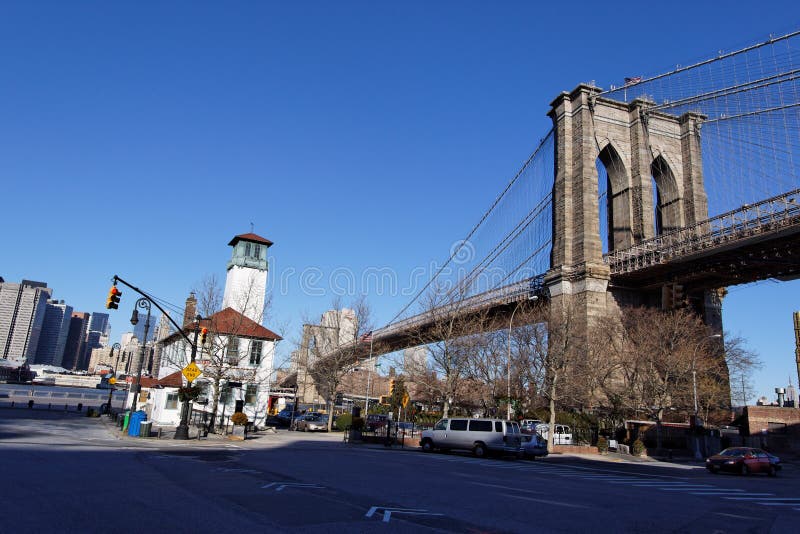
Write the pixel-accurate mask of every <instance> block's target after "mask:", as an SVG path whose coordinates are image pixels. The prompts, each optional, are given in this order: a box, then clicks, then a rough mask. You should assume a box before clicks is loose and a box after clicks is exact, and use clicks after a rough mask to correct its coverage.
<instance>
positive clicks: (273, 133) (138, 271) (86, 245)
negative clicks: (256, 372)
mask: <svg viewBox="0 0 800 534" xmlns="http://www.w3.org/2000/svg"><path fill="white" fill-rule="evenodd" d="M541 4H542V3H540V2H469V1H463V2H454V1H453V2H397V3H390V2H291V3H290V2H284V3H270V2H233V1H232V2H197V1H192V2H178V1H173V2H127V3H126V2H100V1H98V2H90V1H76V2H61V1H58V2H41V1H39V2H29V1H19V2H13V1H7V2H3V3H2V5H1V6H0V49H2V50H3V53H2V54H0V73H2V78H0V79H1V80H2V82H0V95H2V98H0V173H2V189H0V197H2V199H3V202H2V209H0V228H1V229H2V230H0V258H1V259H2V261H0V276H3V277H4V278H5V279H6V280H7V281H19V280H20V279H22V278H27V279H33V280H41V281H45V282H47V283H48V284H49V286H50V287H52V288H54V290H55V297H56V298H60V299H64V300H66V301H67V302H68V303H69V304H71V305H72V306H73V307H74V308H75V309H76V310H82V311H104V310H103V306H104V302H105V297H106V293H107V290H108V287H109V281H110V278H111V277H112V276H113V275H114V274H118V275H120V276H122V277H123V278H126V279H128V280H130V281H131V282H133V283H135V284H136V285H139V286H140V287H142V288H146V289H148V290H149V291H150V292H151V293H153V294H155V295H158V296H159V297H162V298H164V299H167V300H169V301H171V302H173V303H176V304H181V303H183V301H184V299H185V298H186V296H187V294H188V291H189V289H190V288H192V287H193V286H195V285H196V284H197V283H198V282H199V280H200V279H201V278H202V277H203V276H205V275H208V274H212V273H216V274H217V275H218V276H219V277H220V278H221V279H222V280H224V274H225V270H224V269H225V262H226V261H227V259H228V256H229V249H228V247H227V246H226V245H227V242H228V241H229V240H230V238H231V237H232V236H234V235H236V234H240V233H245V232H248V231H249V230H250V223H251V222H252V223H253V224H254V225H255V232H256V233H258V234H260V235H263V236H264V237H267V238H269V239H271V240H273V241H274V242H275V246H274V247H272V249H271V255H272V260H273V266H272V271H271V273H270V277H271V283H272V284H273V286H272V287H273V288H274V308H273V314H274V317H273V319H272V321H271V324H268V326H272V327H278V326H279V327H281V328H282V327H285V326H288V327H289V329H288V331H285V332H284V333H285V337H286V338H287V341H286V342H284V347H283V350H284V351H285V352H288V349H289V348H290V347H289V344H290V343H291V340H292V339H295V338H296V333H297V329H298V327H299V325H300V324H301V322H302V320H303V318H304V317H314V316H316V315H318V314H319V313H321V312H322V311H324V310H325V309H326V307H327V305H328V304H329V303H330V302H331V298H332V295H331V293H332V292H331V291H330V289H329V287H328V283H327V281H328V280H330V279H331V277H333V278H336V279H338V280H340V281H346V280H347V276H346V275H344V274H342V275H341V276H339V274H340V273H345V272H353V273H355V274H356V277H357V278H358V277H360V276H361V273H363V272H365V270H367V269H370V268H391V269H393V270H394V271H395V272H396V273H398V277H399V280H400V285H401V287H405V286H407V285H408V283H407V281H408V279H409V278H410V277H411V273H412V272H413V271H414V269H415V268H419V267H427V266H428V265H429V263H430V262H432V261H441V260H442V259H443V258H444V257H446V256H447V254H448V253H449V250H450V245H451V244H452V243H453V242H454V241H455V240H457V239H459V238H461V237H463V236H464V234H465V233H466V232H467V231H468V230H469V228H470V227H471V226H472V225H473V224H474V222H475V221H476V220H477V219H478V217H479V216H480V215H481V213H482V212H483V210H485V208H486V207H487V206H488V205H489V203H490V202H491V200H492V199H493V198H494V197H495V196H496V195H497V193H498V192H499V191H500V190H501V189H502V187H503V186H504V185H505V184H506V183H507V182H508V180H509V179H510V178H511V177H512V176H513V175H514V173H515V172H516V171H517V169H518V168H519V167H520V165H521V164H522V163H523V161H524V160H525V159H526V158H527V156H528V155H529V154H530V152H531V151H532V150H533V148H534V147H535V146H536V144H537V142H538V140H539V139H540V138H541V137H542V136H543V135H544V134H545V133H546V132H547V130H548V128H549V127H550V121H549V119H548V118H547V117H546V116H545V113H546V112H547V110H548V104H549V102H550V101H551V100H552V99H553V98H554V97H555V96H557V95H558V93H559V92H561V91H563V90H569V89H572V88H573V87H574V86H575V85H576V84H578V83H580V82H587V81H591V80H596V82H597V84H598V85H600V86H604V87H608V85H609V84H611V83H616V84H619V83H620V82H621V80H622V79H623V78H624V77H625V76H634V75H649V74H657V73H659V72H663V71H667V70H670V69H672V68H673V67H674V66H675V64H684V65H686V64H689V63H691V62H693V61H696V60H700V59H703V58H706V57H709V56H712V55H715V54H716V53H717V52H718V51H719V50H720V49H724V50H733V49H736V48H739V47H741V46H745V45H748V44H751V43H753V42H756V41H760V40H764V39H766V38H767V37H768V36H769V34H771V33H772V34H775V35H781V34H783V33H786V32H788V31H791V30H794V29H796V27H797V26H798V24H797V23H798V22H800V21H799V20H798V19H800V16H798V15H800V10H798V8H797V7H796V3H795V2H792V1H786V2H771V1H762V2H758V3H748V7H740V6H739V5H737V6H736V7H733V5H730V6H729V7H725V6H721V5H720V4H719V3H718V2H697V1H693V2H671V3H668V4H663V5H659V6H658V7H655V6H648V5H647V4H643V3H641V2H628V3H626V4H627V5H623V4H624V3H622V2H620V3H615V4H613V7H611V6H612V5H611V4H599V3H597V2H586V3H582V2H572V3H569V4H561V5H559V4H557V3H552V5H548V6H543V5H541ZM308 269H319V272H320V273H321V274H322V278H321V280H320V281H318V282H317V281H314V280H313V273H314V272H315V271H308ZM337 269H342V270H341V271H337ZM303 272H305V273H309V272H311V273H312V278H311V279H306V280H305V283H304V284H301V283H300V281H299V277H300V273H303ZM284 281H285V282H284ZM404 282H405V283H404ZM301 285H305V286H306V287H309V286H310V287H311V289H314V291H309V290H303V289H302V287H301ZM317 289H318V291H317ZM362 289H363V288H362V287H356V288H355V292H360V291H362ZM384 293H385V294H382V295H375V294H374V292H370V302H371V303H372V305H373V308H374V311H375V316H376V322H378V323H382V322H385V321H387V320H389V319H390V318H391V317H392V316H393V315H394V313H395V312H396V311H397V310H399V308H400V307H402V305H403V304H404V303H405V302H406V301H407V299H408V297H407V296H402V295H392V294H388V293H390V292H384ZM798 296H800V282H790V283H780V284H778V283H773V282H765V283H762V284H758V285H753V286H749V287H744V288H740V287H737V288H732V289H731V293H730V295H729V296H728V298H727V299H726V301H725V303H724V312H725V325H726V329H727V330H729V331H730V332H732V333H734V334H739V335H741V336H743V337H745V338H746V339H748V340H749V341H750V346H751V348H752V349H754V350H756V351H758V352H759V353H760V354H761V356H762V358H763V359H764V361H765V363H766V365H765V368H764V370H763V371H762V372H761V373H759V375H758V376H757V385H758V390H759V394H766V393H770V396H772V393H771V391H772V388H773V387H774V386H776V385H785V384H786V383H787V380H788V377H789V375H790V374H791V375H793V376H796V374H795V370H794V357H793V346H794V341H793V332H792V325H791V312H792V311H793V310H796V309H800V299H798ZM122 303H123V305H122V307H121V309H120V310H119V311H117V312H113V313H112V318H111V323H112V327H113V338H114V339H117V338H118V337H119V335H120V334H121V333H122V332H124V331H126V330H129V329H130V326H129V324H128V322H127V321H128V316H129V314H130V305H131V303H132V295H131V293H130V292H126V293H124V294H123V299H122Z"/></svg>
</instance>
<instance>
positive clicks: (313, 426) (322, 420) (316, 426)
mask: <svg viewBox="0 0 800 534" xmlns="http://www.w3.org/2000/svg"><path fill="white" fill-rule="evenodd" d="M295 430H299V431H301V432H314V431H321V432H327V431H328V416H327V415H322V414H317V415H304V416H303V417H301V418H300V419H298V420H297V421H296V423H295Z"/></svg>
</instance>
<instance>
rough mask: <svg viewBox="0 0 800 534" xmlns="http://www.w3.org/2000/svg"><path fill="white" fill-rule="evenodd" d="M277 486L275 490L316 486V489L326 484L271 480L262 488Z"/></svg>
mask: <svg viewBox="0 0 800 534" xmlns="http://www.w3.org/2000/svg"><path fill="white" fill-rule="evenodd" d="M272 487H274V488H275V491H283V490H284V489H285V488H315V489H323V488H324V487H325V486H318V485H317V484H302V483H298V482H270V483H269V484H267V485H265V486H261V489H265V488H272Z"/></svg>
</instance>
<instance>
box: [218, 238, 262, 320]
mask: <svg viewBox="0 0 800 534" xmlns="http://www.w3.org/2000/svg"><path fill="white" fill-rule="evenodd" d="M228 246H231V247H233V253H232V254H231V259H230V261H229V262H228V275H227V277H226V279H225V294H224V296H223V297H222V308H223V309H225V308H233V309H234V310H236V311H238V312H239V313H241V314H242V315H244V316H245V317H247V318H248V319H252V320H253V321H255V322H256V323H258V324H262V323H263V322H264V305H265V303H266V296H267V249H268V248H269V247H271V246H272V241H270V240H269V239H264V238H263V237H261V236H259V235H256V234H253V233H250V234H241V235H237V236H236V237H234V238H233V239H231V242H230V243H228Z"/></svg>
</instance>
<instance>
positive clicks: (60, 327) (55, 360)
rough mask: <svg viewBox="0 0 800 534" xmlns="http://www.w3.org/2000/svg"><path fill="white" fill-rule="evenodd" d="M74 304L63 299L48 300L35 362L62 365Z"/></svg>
mask: <svg viewBox="0 0 800 534" xmlns="http://www.w3.org/2000/svg"><path fill="white" fill-rule="evenodd" d="M71 318H72V306H67V305H66V304H65V303H64V301H63V300H48V301H47V304H46V305H45V313H44V322H43V323H42V332H41V334H40V335H39V343H38V346H37V348H36V358H35V359H34V363H37V364H43V365H55V366H59V367H60V366H61V361H62V359H63V358H64V347H65V346H66V344H67V335H68V334H69V325H70V319H71Z"/></svg>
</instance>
